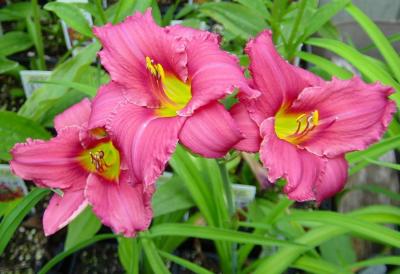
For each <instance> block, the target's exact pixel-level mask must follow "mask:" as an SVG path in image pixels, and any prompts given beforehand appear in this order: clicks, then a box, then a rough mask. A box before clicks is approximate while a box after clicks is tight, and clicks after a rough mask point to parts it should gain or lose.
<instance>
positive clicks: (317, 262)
mask: <svg viewBox="0 0 400 274" xmlns="http://www.w3.org/2000/svg"><path fill="white" fill-rule="evenodd" d="M292 267H294V268H298V269H301V270H304V271H306V272H307V273H316V274H336V273H341V274H352V273H353V272H351V271H345V270H344V269H343V268H339V267H337V266H336V265H334V264H332V263H330V262H328V261H325V260H323V259H319V258H313V257H311V256H306V255H304V256H302V257H301V258H300V259H298V260H297V261H296V262H295V263H294V264H293V265H292Z"/></svg>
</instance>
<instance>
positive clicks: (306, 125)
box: [275, 107, 319, 144]
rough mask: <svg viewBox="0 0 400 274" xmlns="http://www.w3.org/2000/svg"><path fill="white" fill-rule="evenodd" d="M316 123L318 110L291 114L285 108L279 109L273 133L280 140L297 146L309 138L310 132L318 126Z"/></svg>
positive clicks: (317, 121)
mask: <svg viewBox="0 0 400 274" xmlns="http://www.w3.org/2000/svg"><path fill="white" fill-rule="evenodd" d="M318 123H319V112H318V110H314V111H311V112H308V113H292V112H288V108H287V107H281V109H280V110H279V111H278V113H277V114H276V115H275V133H276V135H277V136H278V137H279V138H280V139H282V140H285V141H288V142H290V143H292V144H299V143H301V142H303V141H305V140H306V139H307V138H308V137H309V136H310V132H312V130H313V129H314V128H315V127H317V126H318Z"/></svg>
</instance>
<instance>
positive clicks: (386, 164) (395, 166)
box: [365, 158, 400, 170]
mask: <svg viewBox="0 0 400 274" xmlns="http://www.w3.org/2000/svg"><path fill="white" fill-rule="evenodd" d="M365 160H366V161H367V162H369V163H371V164H375V165H378V166H383V167H387V168H391V169H394V170H400V165H399V164H395V163H390V162H383V161H375V160H373V159H370V158H365Z"/></svg>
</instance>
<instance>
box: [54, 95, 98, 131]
mask: <svg viewBox="0 0 400 274" xmlns="http://www.w3.org/2000/svg"><path fill="white" fill-rule="evenodd" d="M90 111H91V103H90V100H89V99H87V98H85V99H83V100H82V101H80V102H79V103H77V104H75V105H73V106H71V107H70V108H68V109H67V110H65V111H64V112H63V113H61V114H58V115H57V116H56V117H55V118H54V127H55V129H56V131H59V130H61V129H62V128H64V127H69V126H79V127H83V126H86V125H87V122H88V120H89V115H90Z"/></svg>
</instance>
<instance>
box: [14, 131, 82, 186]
mask: <svg viewBox="0 0 400 274" xmlns="http://www.w3.org/2000/svg"><path fill="white" fill-rule="evenodd" d="M79 132H80V128H78V127H67V128H64V129H63V130H61V131H60V132H59V133H58V135H57V137H54V138H52V139H51V140H49V141H41V140H30V139H28V140H27V142H26V143H23V144H16V145H15V146H14V148H13V149H12V150H11V154H12V157H13V159H12V160H11V161H10V165H11V169H12V170H13V172H14V173H15V174H16V175H18V176H20V177H22V178H24V179H26V180H32V181H34V182H35V183H37V184H38V185H40V186H47V187H52V188H62V189H64V188H68V187H71V186H73V185H75V184H78V183H79V182H81V181H85V180H86V176H87V173H86V171H84V169H83V168H81V167H80V165H79V163H78V161H77V159H76V157H77V156H78V155H79V153H80V152H82V146H81V144H80V142H79Z"/></svg>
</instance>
